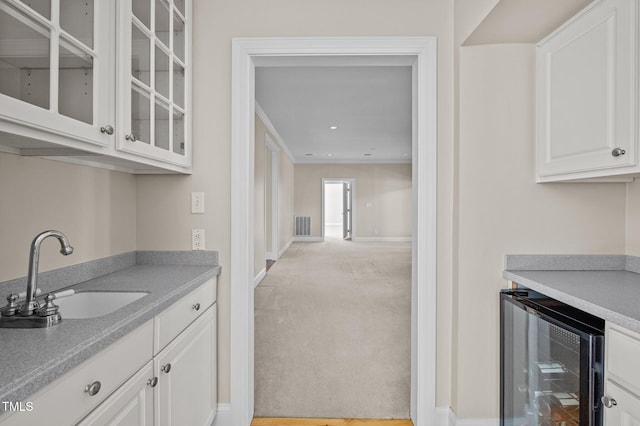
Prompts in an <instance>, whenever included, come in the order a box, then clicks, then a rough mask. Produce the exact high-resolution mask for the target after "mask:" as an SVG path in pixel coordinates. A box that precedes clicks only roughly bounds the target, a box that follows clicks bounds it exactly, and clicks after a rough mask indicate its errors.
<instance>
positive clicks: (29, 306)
mask: <svg viewBox="0 0 640 426" xmlns="http://www.w3.org/2000/svg"><path fill="white" fill-rule="evenodd" d="M48 237H55V238H57V239H58V241H59V242H60V253H61V254H62V255H64V256H69V255H70V254H71V253H73V247H71V245H70V244H69V240H67V237H65V235H64V234H63V233H62V232H60V231H44V232H41V233H40V234H38V235H37V236H36V237H35V238H34V239H33V241H32V242H31V249H30V251H29V274H28V275H27V297H26V298H25V301H24V305H22V306H21V307H20V308H19V310H18V312H19V313H20V315H21V316H30V315H33V314H34V313H35V312H36V311H37V310H38V307H39V305H38V302H37V301H36V292H37V291H38V262H39V261H40V245H41V244H42V242H43V241H44V240H45V239H46V238H48Z"/></svg>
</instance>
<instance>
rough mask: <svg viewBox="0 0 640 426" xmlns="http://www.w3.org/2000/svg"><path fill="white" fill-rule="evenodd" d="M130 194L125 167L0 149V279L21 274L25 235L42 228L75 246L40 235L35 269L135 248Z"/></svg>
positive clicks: (26, 244)
mask: <svg viewBox="0 0 640 426" xmlns="http://www.w3.org/2000/svg"><path fill="white" fill-rule="evenodd" d="M0 138H2V136H0ZM0 142H1V141H0ZM136 194H137V192H136V179H135V177H134V176H132V175H129V174H126V173H120V172H111V171H107V170H102V169H94V168H91V167H85V166H77V165H71V164H65V163H61V162H57V161H51V160H43V159H39V158H33V157H21V156H18V155H13V154H4V153H0V235H1V236H2V238H0V281H6V280H10V279H14V278H19V277H24V276H26V275H27V265H28V261H29V246H30V244H31V241H32V240H33V238H34V237H35V236H36V235H37V234H38V233H40V232H42V231H45V230H48V229H56V230H59V231H61V232H63V233H64V234H65V235H66V236H67V237H68V238H69V241H70V242H71V245H72V246H73V247H74V248H75V251H74V252H73V254H72V255H70V256H62V255H60V253H59V246H58V242H57V241H54V240H53V239H48V240H46V241H45V243H43V246H42V253H41V256H40V271H47V270H51V269H55V268H60V267H63V266H68V265H73V264H76V263H81V262H87V261H89V260H94V259H98V258H101V257H107V256H111V255H114V254H118V253H124V252H128V251H132V250H135V249H136V219H135V218H136Z"/></svg>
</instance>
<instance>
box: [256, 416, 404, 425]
mask: <svg viewBox="0 0 640 426" xmlns="http://www.w3.org/2000/svg"><path fill="white" fill-rule="evenodd" d="M251 426H413V422H412V421H411V420H379V419H311V418H288V417H287V418H273V417H270V418H267V417H260V418H258V417H256V418H254V419H253V421H252V422H251Z"/></svg>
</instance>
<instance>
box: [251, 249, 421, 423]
mask: <svg viewBox="0 0 640 426" xmlns="http://www.w3.org/2000/svg"><path fill="white" fill-rule="evenodd" d="M255 296H256V297H255V416H256V417H334V418H335V417H337V418H380V419H382V418H387V419H388V418H397V419H402V418H408V417H409V399H410V381H411V372H410V351H411V348H410V347H411V336H410V326H411V318H410V316H411V313H410V309H411V247H410V245H409V244H406V243H354V242H350V241H342V240H339V239H328V240H327V241H325V242H321V243H295V244H293V245H292V246H291V247H290V248H289V250H288V251H287V253H286V254H285V255H284V256H283V257H282V258H281V259H279V260H278V261H277V262H276V264H275V265H274V266H273V267H272V268H271V270H270V271H269V273H268V274H267V277H266V278H265V279H264V280H263V281H262V283H261V284H260V285H259V286H258V287H257V288H256V291H255Z"/></svg>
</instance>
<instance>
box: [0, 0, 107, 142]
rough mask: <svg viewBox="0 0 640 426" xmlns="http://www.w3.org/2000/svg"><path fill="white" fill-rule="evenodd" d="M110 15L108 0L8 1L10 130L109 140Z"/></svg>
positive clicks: (6, 111) (2, 65) (2, 30)
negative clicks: (107, 25) (108, 26)
mask: <svg viewBox="0 0 640 426" xmlns="http://www.w3.org/2000/svg"><path fill="white" fill-rule="evenodd" d="M108 22H109V7H108V2H105V1H95V2H94V1H85V0H82V1H76V0H37V1H24V2H21V1H18V0H0V121H1V127H0V129H2V131H4V132H12V133H17V134H20V135H26V136H36V137H37V136H38V135H42V134H44V133H39V131H43V132H49V133H53V134H56V135H59V136H63V137H64V138H68V139H70V141H69V144H68V146H69V147H75V145H74V142H75V141H81V142H86V143H89V144H95V145H97V146H106V145H108V144H109V135H108V134H107V131H106V127H107V126H112V127H113V126H114V117H113V114H112V113H111V111H110V108H109V100H110V97H111V96H112V94H111V93H110V91H111V90H112V88H110V87H109V81H110V79H109V77H110V75H111V71H110V66H111V64H110V57H109V49H110V39H109V37H110V36H111V32H110V31H109V30H108V28H104V25H105V24H108ZM102 127H104V128H105V131H104V132H101V131H100V129H101V128H102ZM34 131H35V133H34ZM5 138H6V137H3V140H2V141H1V142H6V141H5V140H4V139H5ZM17 146H20V145H19V144H18V145H17ZM38 146H39V145H38V144H35V145H34V147H38Z"/></svg>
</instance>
